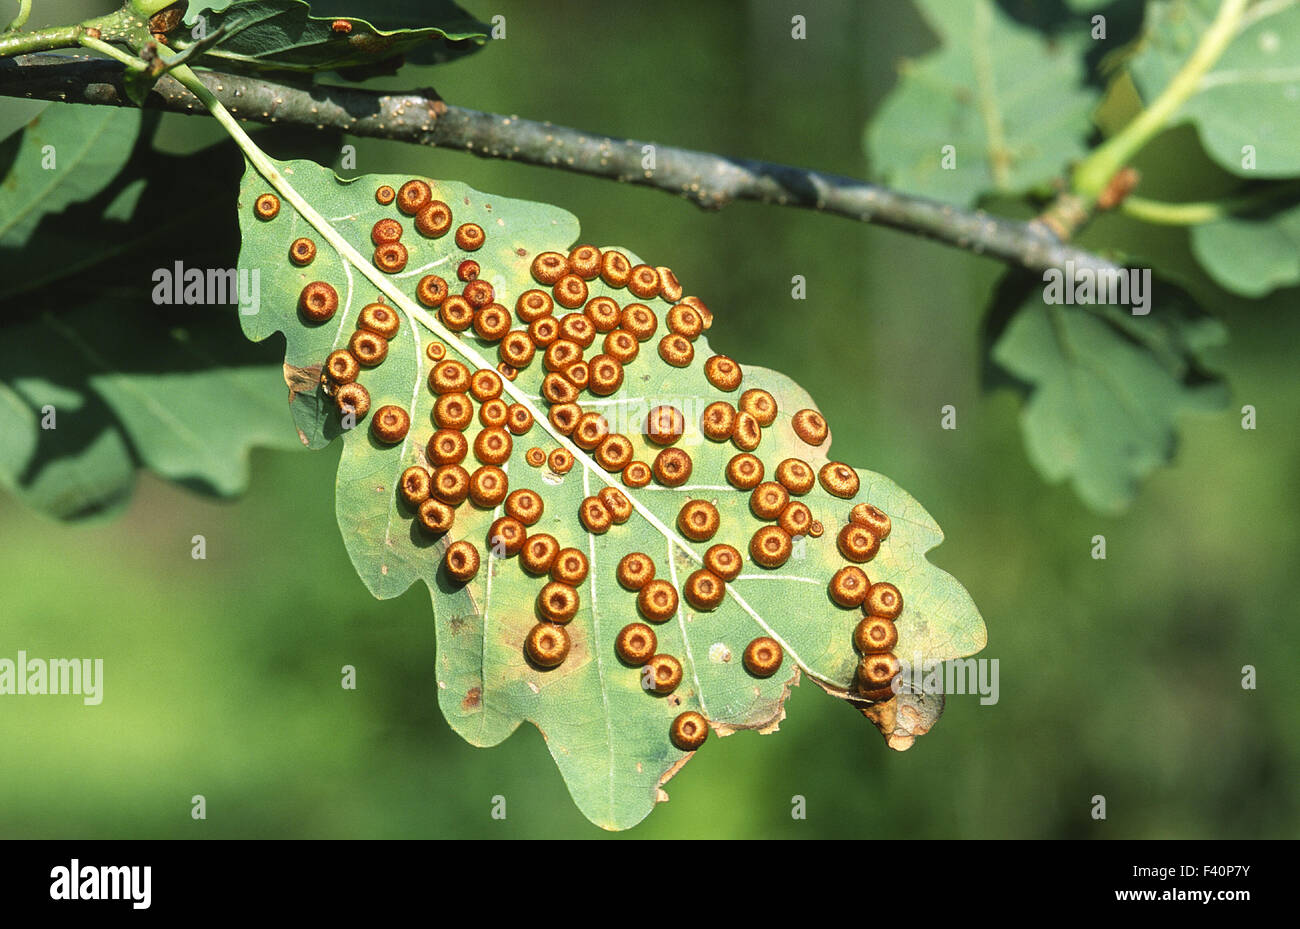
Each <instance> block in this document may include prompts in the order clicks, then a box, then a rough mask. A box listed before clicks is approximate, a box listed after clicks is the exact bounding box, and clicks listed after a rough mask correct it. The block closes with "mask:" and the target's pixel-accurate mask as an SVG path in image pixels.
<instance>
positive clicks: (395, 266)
mask: <svg viewBox="0 0 1300 929" xmlns="http://www.w3.org/2000/svg"><path fill="white" fill-rule="evenodd" d="M408 257H409V256H408V254H407V251H406V246H405V245H403V244H402V243H401V242H386V243H384V244H383V245H381V246H379V247H378V248H377V249H375V258H374V261H375V267H376V268H378V269H379V270H380V271H383V272H384V273H385V274H396V273H397V272H398V271H401V270H402V269H403V268H405V267H406V262H407V259H408Z"/></svg>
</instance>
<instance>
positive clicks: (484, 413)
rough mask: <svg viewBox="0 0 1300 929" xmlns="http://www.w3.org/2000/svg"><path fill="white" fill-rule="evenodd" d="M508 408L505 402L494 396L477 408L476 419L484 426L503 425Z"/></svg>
mask: <svg viewBox="0 0 1300 929" xmlns="http://www.w3.org/2000/svg"><path fill="white" fill-rule="evenodd" d="M508 409H509V407H507V406H506V402H505V401H504V400H502V399H501V398H500V397H496V398H494V399H492V400H489V401H487V402H486V403H484V404H483V405H482V406H480V407H479V408H478V421H479V422H480V423H482V424H483V425H484V426H504V425H505V424H506V416H507V415H508V414H507V412H506V411H507V410H508Z"/></svg>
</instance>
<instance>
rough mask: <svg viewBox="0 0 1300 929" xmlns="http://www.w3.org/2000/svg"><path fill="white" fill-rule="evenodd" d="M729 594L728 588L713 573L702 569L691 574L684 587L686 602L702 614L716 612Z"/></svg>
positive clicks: (683, 592)
mask: <svg viewBox="0 0 1300 929" xmlns="http://www.w3.org/2000/svg"><path fill="white" fill-rule="evenodd" d="M726 594H727V587H726V585H725V584H724V583H723V582H722V578H720V577H718V576H717V575H716V574H714V573H713V572H712V571H709V570H707V569H705V568H701V569H700V570H698V571H693V572H691V575H690V577H688V578H687V579H686V584H685V585H684V586H683V587H682V595H683V596H685V597H686V602H687V603H689V604H690V605H691V606H692V607H694V608H695V609H697V610H700V611H701V612H708V611H710V610H716V609H717V608H718V607H719V606H720V605H721V604H722V599H723V597H725V596H726Z"/></svg>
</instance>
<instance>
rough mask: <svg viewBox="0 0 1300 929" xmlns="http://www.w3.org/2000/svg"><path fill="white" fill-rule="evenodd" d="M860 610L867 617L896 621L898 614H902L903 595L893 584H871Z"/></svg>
mask: <svg viewBox="0 0 1300 929" xmlns="http://www.w3.org/2000/svg"><path fill="white" fill-rule="evenodd" d="M862 609H863V611H864V612H866V613H867V615H869V616H881V617H883V618H885V619H897V618H898V614H900V613H902V612H903V595H902V594H901V593H899V592H898V588H897V587H895V586H894V585H893V584H888V583H885V582H883V581H881V582H879V583H876V584H872V585H871V589H870V590H868V591H867V598H866V600H865V601H864V602H863V604H862Z"/></svg>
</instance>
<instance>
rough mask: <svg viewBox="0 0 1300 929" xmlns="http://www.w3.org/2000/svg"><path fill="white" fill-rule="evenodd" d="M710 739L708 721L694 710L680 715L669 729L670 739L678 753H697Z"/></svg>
mask: <svg viewBox="0 0 1300 929" xmlns="http://www.w3.org/2000/svg"><path fill="white" fill-rule="evenodd" d="M708 737H709V723H708V721H707V720H706V719H705V718H704V717H703V716H701V715H700V714H699V713H696V712H695V711H694V710H687V711H686V712H685V713H682V714H681V715H679V716H678V717H677V718H676V719H674V720H673V724H672V726H670V727H669V729H668V738H669V740H670V741H671V742H672V743H673V746H674V747H675V748H676V749H677V750H678V751H683V752H693V751H696V750H697V749H698V748H699V747H700V746H701V745H703V744H704V740H705V739H707V738H708Z"/></svg>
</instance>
